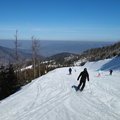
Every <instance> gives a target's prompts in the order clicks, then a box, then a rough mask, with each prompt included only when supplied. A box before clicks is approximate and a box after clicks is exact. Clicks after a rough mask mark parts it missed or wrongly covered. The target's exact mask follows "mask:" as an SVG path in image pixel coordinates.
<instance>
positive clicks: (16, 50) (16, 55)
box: [15, 30, 20, 79]
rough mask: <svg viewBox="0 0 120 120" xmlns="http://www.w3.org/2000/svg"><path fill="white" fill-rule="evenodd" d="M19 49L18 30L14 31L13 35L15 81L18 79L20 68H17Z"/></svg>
mask: <svg viewBox="0 0 120 120" xmlns="http://www.w3.org/2000/svg"><path fill="white" fill-rule="evenodd" d="M19 47H20V44H19V43H18V30H16V35H15V64H16V65H15V67H16V68H15V69H16V75H17V79H18V77H19V71H20V66H19V58H20V56H19V52H18V48H19Z"/></svg>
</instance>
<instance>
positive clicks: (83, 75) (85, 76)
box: [76, 68, 89, 91]
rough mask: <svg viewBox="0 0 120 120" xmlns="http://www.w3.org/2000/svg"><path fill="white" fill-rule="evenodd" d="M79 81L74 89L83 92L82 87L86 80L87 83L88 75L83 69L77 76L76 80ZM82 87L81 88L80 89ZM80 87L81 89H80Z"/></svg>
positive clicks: (85, 69)
mask: <svg viewBox="0 0 120 120" xmlns="http://www.w3.org/2000/svg"><path fill="white" fill-rule="evenodd" d="M80 77H81V79H80V83H79V85H78V87H77V89H76V91H78V90H79V89H80V91H83V89H84V87H85V83H86V79H87V80H88V81H89V74H88V72H87V68H84V70H83V71H82V72H81V73H80V75H79V76H78V78H77V80H79V78H80ZM81 86H82V87H81ZM80 87H81V88H80Z"/></svg>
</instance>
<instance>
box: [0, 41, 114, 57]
mask: <svg viewBox="0 0 120 120" xmlns="http://www.w3.org/2000/svg"><path fill="white" fill-rule="evenodd" d="M39 42H40V53H41V55H42V56H45V57H50V56H53V55H55V54H59V53H63V52H68V53H75V54H81V53H82V52H83V51H85V50H88V49H91V48H98V47H103V46H109V45H112V44H114V43H115V42H112V41H108V42H105V41H98V42H95V41H69V40H68V41H52V40H39ZM18 43H19V44H20V47H19V49H21V50H24V51H27V52H28V53H31V46H32V42H31V40H18ZM0 46H4V47H8V48H12V49H13V48H15V45H14V40H0Z"/></svg>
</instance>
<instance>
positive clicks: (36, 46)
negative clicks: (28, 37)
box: [32, 36, 40, 78]
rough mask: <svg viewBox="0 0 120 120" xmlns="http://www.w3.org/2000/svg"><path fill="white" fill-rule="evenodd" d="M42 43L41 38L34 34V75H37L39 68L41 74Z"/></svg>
mask: <svg viewBox="0 0 120 120" xmlns="http://www.w3.org/2000/svg"><path fill="white" fill-rule="evenodd" d="M39 48H40V43H39V40H37V39H36V38H34V37H33V36H32V60H33V76H34V78H36V77H37V69H36V68H38V74H39V76H40V53H39Z"/></svg>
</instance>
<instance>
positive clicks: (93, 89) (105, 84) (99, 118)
mask: <svg viewBox="0 0 120 120" xmlns="http://www.w3.org/2000/svg"><path fill="white" fill-rule="evenodd" d="M118 60H120V58H119V59H118ZM112 61H113V59H108V60H102V61H98V62H91V63H87V64H86V65H85V66H83V67H72V74H71V75H69V73H68V69H69V68H67V67H66V68H59V69H55V70H53V71H51V72H49V73H47V74H46V75H44V76H42V77H40V78H38V79H35V80H33V81H32V82H31V83H29V84H28V85H26V86H24V87H23V88H22V89H21V90H20V91H18V92H16V93H15V94H13V95H11V96H10V97H8V98H6V99H4V100H2V101H0V120H120V71H119V69H120V67H119V65H118V68H117V70H115V69H114V70H113V74H112V75H109V71H107V70H108V69H109V67H108V66H110V63H111V65H116V62H115V63H114V64H113V62H112ZM119 63H120V62H119ZM105 65H106V66H105ZM116 66H117V65H116ZM84 67H86V68H87V69H88V72H89V75H90V81H89V82H88V81H87V82H86V87H85V89H84V91H83V92H80V91H78V92H76V91H75V89H74V88H72V86H73V85H78V83H79V81H77V77H78V75H79V73H80V72H81V71H82V70H83V69H84ZM107 67H108V69H107ZM102 68H106V69H104V70H103V71H102V73H101V76H100V77H98V76H97V74H98V71H97V70H99V69H101V70H102Z"/></svg>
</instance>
